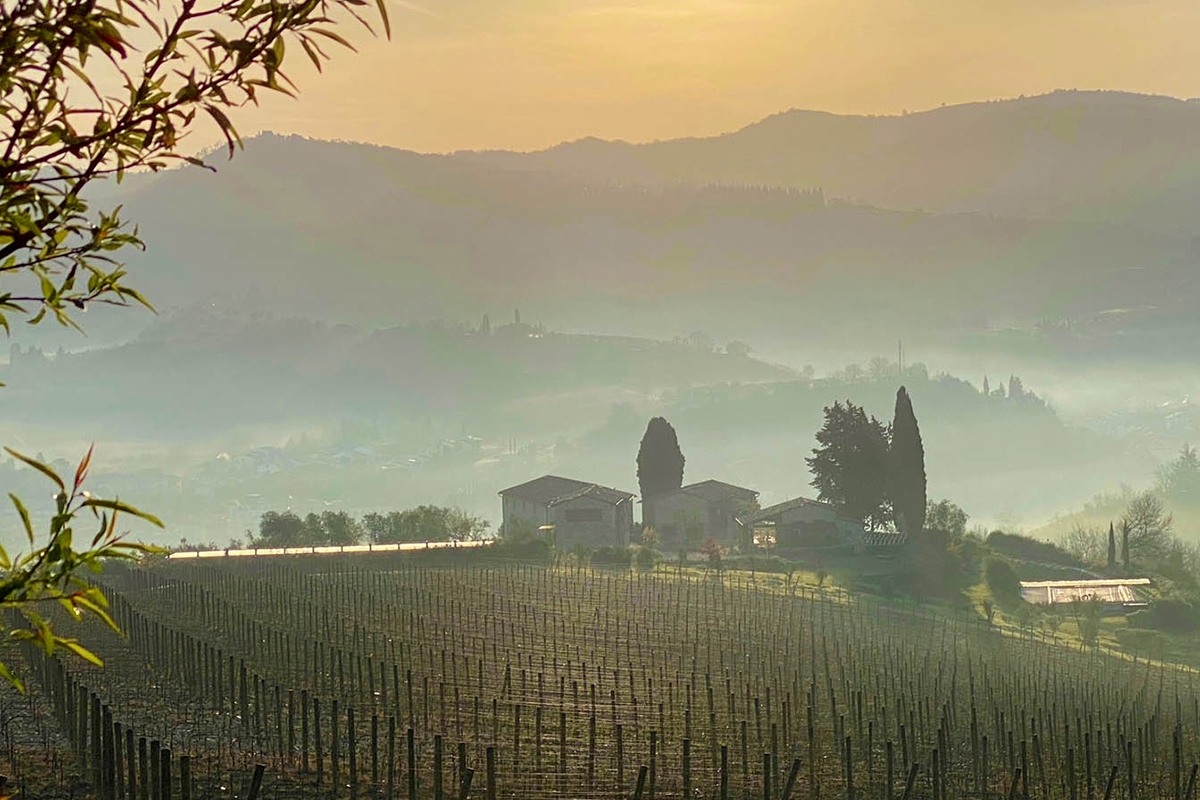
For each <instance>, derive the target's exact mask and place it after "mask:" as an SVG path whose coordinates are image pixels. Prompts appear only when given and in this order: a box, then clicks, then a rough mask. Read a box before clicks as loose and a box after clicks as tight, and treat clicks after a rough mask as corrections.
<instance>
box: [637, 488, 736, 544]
mask: <svg viewBox="0 0 1200 800" xmlns="http://www.w3.org/2000/svg"><path fill="white" fill-rule="evenodd" d="M757 508H758V492H756V491H754V490H753V489H746V488H743V487H741V486H734V485H733V484H731V483H725V482H723V481H714V480H708V481H700V482H699V483H691V484H688V485H687V486H682V487H680V488H678V489H676V490H675V491H673V492H667V493H665V494H660V495H656V496H654V497H652V498H644V499H643V500H642V520H643V521H644V522H645V523H646V524H647V525H651V526H653V527H654V528H655V529H656V530H657V531H658V532H659V533H660V534H661V535H662V545H663V547H665V548H667V549H673V548H674V547H677V546H679V545H680V544H681V543H683V542H684V541H685V540H687V539H692V540H694V541H693V543H694V544H698V543H699V542H700V541H703V540H704V539H707V538H708V537H710V536H711V537H712V538H713V539H716V540H717V541H718V542H720V543H721V544H726V545H732V544H735V543H737V542H738V540H739V537H740V535H741V532H742V527H741V525H740V524H739V523H738V520H739V519H740V518H742V517H744V516H746V515H747V514H751V513H753V512H754V511H755V510H756V509H757Z"/></svg>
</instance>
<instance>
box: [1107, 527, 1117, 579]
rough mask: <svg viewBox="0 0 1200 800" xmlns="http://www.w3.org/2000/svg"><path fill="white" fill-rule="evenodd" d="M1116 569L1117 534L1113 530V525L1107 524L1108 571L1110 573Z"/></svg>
mask: <svg viewBox="0 0 1200 800" xmlns="http://www.w3.org/2000/svg"><path fill="white" fill-rule="evenodd" d="M1116 568H1117V532H1116V531H1115V530H1113V524H1112V523H1111V522H1110V523H1108V569H1109V571H1112V570H1114V569H1116Z"/></svg>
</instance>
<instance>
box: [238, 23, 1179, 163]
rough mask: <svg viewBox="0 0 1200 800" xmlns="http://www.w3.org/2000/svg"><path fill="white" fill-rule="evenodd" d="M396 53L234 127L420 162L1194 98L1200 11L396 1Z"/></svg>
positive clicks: (351, 64) (380, 50)
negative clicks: (412, 155)
mask: <svg viewBox="0 0 1200 800" xmlns="http://www.w3.org/2000/svg"><path fill="white" fill-rule="evenodd" d="M389 2H390V3H391V9H392V16H393V28H394V30H395V36H394V39H393V41H391V42H390V43H389V42H373V41H369V40H364V39H363V38H362V37H361V36H360V37H357V41H361V42H362V46H361V47H360V52H359V54H357V55H354V54H349V53H347V54H344V55H340V56H339V57H338V59H337V62H336V63H335V64H333V65H332V66H331V67H329V68H328V69H327V70H326V72H325V74H323V75H320V76H318V75H316V74H315V73H313V72H312V71H311V69H302V68H301V67H302V66H303V65H302V64H301V63H300V62H302V61H304V57H303V54H302V53H300V51H299V48H296V49H295V51H294V52H291V53H289V61H292V62H293V75H294V77H295V78H296V79H297V82H298V83H299V84H300V87H301V89H302V92H303V94H302V97H301V99H300V100H299V101H297V102H293V101H289V100H286V99H282V98H281V99H278V100H271V101H268V102H266V103H265V104H264V107H263V108H262V109H260V110H258V111H256V112H253V113H249V114H246V115H244V116H243V117H242V120H241V127H242V129H243V131H244V132H252V131H255V130H259V129H271V130H276V131H280V132H298V133H303V134H306V135H311V136H317V137H321V138H344V139H354V140H362V141H371V142H378V143H382V144H388V145H395V146H399V147H405V148H411V149H416V150H424V151H444V150H453V149H459V148H517V149H536V148H540V147H545V146H549V145H551V144H554V143H556V142H559V141H563V140H567V139H574V138H579V137H581V136H588V135H594V136H600V137H603V138H621V139H628V140H631V141H646V140H652V139H659V138H672V137H677V136H687V135H706V134H714V133H720V132H723V131H728V130H733V129H736V128H739V127H741V126H743V125H745V124H747V123H749V122H752V121H754V120H757V119H759V118H761V117H764V116H766V115H768V114H771V113H774V112H777V111H781V110H784V109H787V108H792V107H796V108H811V109H821V110H829V111H838V112H855V113H899V112H901V111H903V110H905V109H910V110H917V109H924V108H931V107H935V106H938V105H940V104H943V103H947V104H950V103H959V102H966V101H971V100H983V99H991V98H997V97H1013V96H1016V95H1020V94H1038V93H1042V92H1046V91H1050V90H1053V89H1056V88H1079V89H1124V90H1130V91H1140V92H1151V93H1158V94H1169V95H1174V96H1178V97H1188V96H1193V95H1200V48H1196V47H1195V42H1196V41H1197V40H1198V34H1200V2H1197V0H745V1H741V0H442V2H438V0H389Z"/></svg>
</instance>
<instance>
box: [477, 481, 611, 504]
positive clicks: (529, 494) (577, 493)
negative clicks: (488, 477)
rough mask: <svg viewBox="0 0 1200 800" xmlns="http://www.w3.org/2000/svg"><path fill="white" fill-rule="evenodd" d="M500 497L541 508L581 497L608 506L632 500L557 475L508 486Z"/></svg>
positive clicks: (607, 488)
mask: <svg viewBox="0 0 1200 800" xmlns="http://www.w3.org/2000/svg"><path fill="white" fill-rule="evenodd" d="M500 495H501V496H504V495H510V496H512V497H517V498H520V499H521V500H525V501H527V502H530V503H536V504H537V505H541V506H552V505H555V504H557V503H562V502H564V501H566V500H574V499H576V498H578V497H583V496H588V497H593V498H595V499H597V500H599V501H601V502H604V503H609V504H610V505H616V504H617V503H620V502H623V501H625V500H629V499H631V498H633V495H632V494H630V493H629V492H623V491H621V490H620V489H610V488H609V487H607V486H599V485H597V484H594V483H588V482H587V481H577V480H575V479H574V478H560V477H559V476H557V475H543V476H542V477H540V478H534V479H533V480H531V481H526V482H525V483H522V484H518V485H516V486H510V487H509V488H507V489H504V490H502V491H501V492H500Z"/></svg>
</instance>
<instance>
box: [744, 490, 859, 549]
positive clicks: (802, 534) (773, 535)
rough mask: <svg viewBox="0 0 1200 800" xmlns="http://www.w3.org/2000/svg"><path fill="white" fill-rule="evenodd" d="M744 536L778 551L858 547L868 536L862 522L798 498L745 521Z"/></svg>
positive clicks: (828, 506)
mask: <svg viewBox="0 0 1200 800" xmlns="http://www.w3.org/2000/svg"><path fill="white" fill-rule="evenodd" d="M741 522H742V526H743V528H745V530H746V533H745V534H744V535H745V536H746V537H747V538H749V540H750V541H752V542H753V543H754V544H756V545H759V546H761V547H775V548H778V549H789V548H802V547H832V546H836V545H847V544H850V545H859V544H862V543H864V542H865V541H866V538H867V534H866V531H865V530H864V529H863V524H862V522H860V521H858V520H855V519H849V518H847V517H843V516H841V515H840V514H838V513H837V510H836V509H834V507H833V506H831V505H830V504H829V503H822V502H820V501H818V500H810V499H808V498H807V497H796V498H793V499H791V500H785V501H784V502H782V503H777V504H775V505H773V506H768V507H767V508H764V509H762V510H761V511H756V512H755V513H753V514H750V515H749V516H747V517H745V518H743V519H742V521H741Z"/></svg>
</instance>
